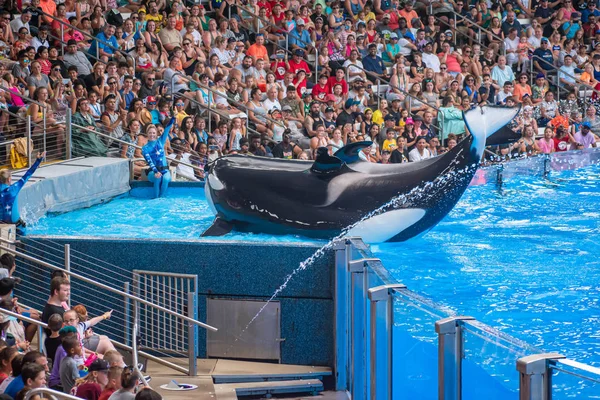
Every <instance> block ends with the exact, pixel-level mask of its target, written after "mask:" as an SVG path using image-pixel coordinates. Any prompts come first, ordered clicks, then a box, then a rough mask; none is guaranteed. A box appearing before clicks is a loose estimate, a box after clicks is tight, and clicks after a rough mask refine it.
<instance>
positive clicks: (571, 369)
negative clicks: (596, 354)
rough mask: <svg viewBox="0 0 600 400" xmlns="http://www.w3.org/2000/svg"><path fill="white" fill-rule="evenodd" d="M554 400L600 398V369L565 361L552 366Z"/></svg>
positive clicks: (558, 361)
mask: <svg viewBox="0 0 600 400" xmlns="http://www.w3.org/2000/svg"><path fill="white" fill-rule="evenodd" d="M550 371H551V373H552V396H551V397H552V400H563V399H565V400H566V399H573V398H577V399H597V398H600V368H595V367H591V366H589V365H585V364H581V363H578V362H576V361H572V360H568V359H564V360H557V361H554V362H552V363H551V364H550Z"/></svg>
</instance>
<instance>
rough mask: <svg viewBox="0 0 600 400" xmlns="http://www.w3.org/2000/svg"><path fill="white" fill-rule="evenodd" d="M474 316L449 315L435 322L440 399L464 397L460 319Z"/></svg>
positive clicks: (457, 399) (448, 399) (469, 318)
mask: <svg viewBox="0 0 600 400" xmlns="http://www.w3.org/2000/svg"><path fill="white" fill-rule="evenodd" d="M473 319H474V318H473V317H462V316H461V317H448V318H444V319H441V320H439V321H437V322H436V323H435V331H436V333H437V334H438V399H439V400H460V399H461V398H462V359H463V337H462V328H461V326H460V321H469V320H473Z"/></svg>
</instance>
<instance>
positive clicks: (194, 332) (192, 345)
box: [187, 292, 198, 376]
mask: <svg viewBox="0 0 600 400" xmlns="http://www.w3.org/2000/svg"><path fill="white" fill-rule="evenodd" d="M187 301H188V316H189V317H190V318H196V317H197V315H198V296H197V294H196V292H189V293H188V299H187ZM197 348H198V327H197V326H196V325H195V324H192V323H190V322H188V363H189V366H188V369H189V373H188V375H189V376H196V375H198V354H197Z"/></svg>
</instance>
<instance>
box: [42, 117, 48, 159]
mask: <svg viewBox="0 0 600 400" xmlns="http://www.w3.org/2000/svg"><path fill="white" fill-rule="evenodd" d="M42 117H43V119H44V136H43V146H44V151H46V108H43V109H42ZM46 157H48V156H46Z"/></svg>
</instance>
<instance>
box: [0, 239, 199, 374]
mask: <svg viewBox="0 0 600 400" xmlns="http://www.w3.org/2000/svg"><path fill="white" fill-rule="evenodd" d="M2 241H3V242H9V243H10V241H8V240H5V239H2ZM12 243H14V242H12ZM0 314H6V315H10V316H11V317H14V318H17V319H20V320H22V321H25V322H28V323H30V324H34V325H37V326H38V327H39V328H44V329H46V328H48V324H46V323H44V322H42V321H38V320H36V319H33V318H31V317H26V316H24V315H21V314H18V313H16V312H14V311H10V310H5V309H3V308H2V309H0ZM110 341H111V343H112V344H113V345H114V346H115V347H119V348H121V349H124V350H127V351H131V352H132V354H133V352H134V348H133V347H130V346H127V345H125V344H123V343H120V342H117V341H115V340H113V339H110ZM137 353H138V354H140V355H142V356H144V357H145V358H147V359H149V360H151V361H154V362H156V363H158V364H162V365H164V366H166V367H169V368H171V369H174V370H176V371H179V372H182V373H184V374H187V373H188V370H187V369H185V368H183V367H182V366H180V365H177V364H174V363H172V362H169V361H167V360H163V359H162V358H160V357H156V356H155V355H152V354H149V353H146V352H144V351H139V350H138V352H137ZM135 365H136V366H137V362H136V363H135ZM142 378H143V377H142Z"/></svg>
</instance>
